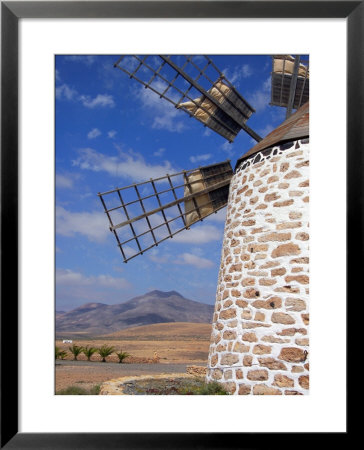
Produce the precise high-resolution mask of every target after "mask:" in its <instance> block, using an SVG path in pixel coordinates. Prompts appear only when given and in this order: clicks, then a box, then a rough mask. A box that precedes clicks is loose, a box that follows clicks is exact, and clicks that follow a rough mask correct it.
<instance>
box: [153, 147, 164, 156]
mask: <svg viewBox="0 0 364 450" xmlns="http://www.w3.org/2000/svg"><path fill="white" fill-rule="evenodd" d="M165 151H166V149H165V148H159V149H158V150H157V151H156V152H154V153H153V156H162V155H163V153H164V152H165Z"/></svg>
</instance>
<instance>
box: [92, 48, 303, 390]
mask: <svg viewBox="0 0 364 450" xmlns="http://www.w3.org/2000/svg"><path fill="white" fill-rule="evenodd" d="M114 66H115V68H117V69H119V70H121V71H122V72H123V73H125V74H126V75H128V76H129V77H130V78H132V79H134V80H136V81H137V82H138V83H140V84H142V85H143V86H144V87H145V88H146V89H150V90H152V91H153V92H154V93H155V94H156V95H158V96H159V97H160V98H161V99H164V100H165V101H168V102H170V103H171V104H173V105H174V107H175V108H177V109H179V110H181V111H183V112H185V113H187V114H188V115H189V116H190V117H193V118H194V119H196V120H198V121H199V122H201V123H202V124H203V126H205V127H208V128H210V129H211V130H213V131H215V132H216V133H218V134H219V135H221V136H222V137H224V138H225V139H227V140H228V141H229V142H233V141H234V139H235V137H236V136H237V134H238V133H239V132H240V131H241V130H243V131H244V132H246V133H247V134H248V135H249V136H251V137H252V138H253V139H254V140H255V141H256V142H257V144H256V146H254V147H253V148H252V149H251V150H250V151H248V152H247V153H245V154H244V155H243V156H242V157H241V158H240V159H239V160H238V162H237V164H236V167H235V170H234V171H233V169H232V167H231V164H230V161H229V160H227V161H222V162H220V163H217V164H213V165H208V166H204V167H198V168H195V169H193V170H183V171H182V172H179V173H174V174H166V175H165V176H163V177H159V178H155V179H150V180H146V181H145V182H142V183H135V184H132V185H129V186H124V187H121V188H119V187H117V188H115V189H113V190H110V191H107V192H103V193H99V194H98V195H99V198H100V200H101V202H102V205H103V207H104V211H105V213H106V215H107V216H108V219H109V223H110V231H111V232H112V233H113V234H114V235H115V238H116V241H117V245H118V247H119V248H120V251H121V254H122V257H123V260H124V262H127V261H129V260H130V259H132V258H134V257H136V256H138V255H141V254H143V253H144V252H146V251H148V250H149V249H151V248H153V247H155V246H158V245H159V244H160V243H162V242H163V241H165V240H167V239H170V238H173V236H175V235H176V234H177V233H180V232H182V231H184V230H188V229H189V228H190V227H191V226H193V224H195V223H197V222H199V221H202V220H203V219H205V218H206V217H208V216H209V215H211V214H213V213H216V212H217V211H219V210H220V209H222V208H223V207H225V206H226V205H228V211H227V220H226V224H225V236H224V243H223V249H222V258H221V266H220V273H219V281H218V288H217V296H216V304H215V313H214V319H213V331H212V337H211V346H210V354H209V365H208V374H207V379H208V380H216V381H220V382H224V383H225V385H226V386H227V387H228V389H229V390H230V391H231V392H232V393H239V394H246V393H254V394H282V393H285V394H289V391H292V393H302V392H301V391H303V392H305V390H306V389H307V377H308V375H306V373H307V370H308V369H306V368H305V367H304V362H305V361H306V358H307V346H308V344H307V342H306V340H305V339H306V338H304V337H302V338H300V339H299V340H298V342H301V344H297V342H295V341H294V340H292V339H293V338H292V339H291V338H287V337H286V338H282V337H280V336H281V335H285V336H294V335H295V334H296V331H293V332H292V330H289V329H287V330H288V331H287V330H286V329H285V328H284V327H285V326H286V325H288V324H297V323H299V324H300V328H297V329H298V330H299V331H298V332H299V333H301V334H302V335H305V334H307V323H306V321H307V320H308V319H307V318H306V316H308V314H306V313H305V311H306V310H307V302H306V300H305V298H306V297H307V295H308V290H307V287H306V284H308V281H307V280H308V276H307V275H306V272H307V271H308V269H307V267H308V266H307V264H308V257H307V256H306V255H307V252H308V247H307V245H308V244H307V241H308V236H309V234H308V232H307V227H308V218H307V217H306V215H307V214H306V212H307V203H308V195H306V193H307V190H308V181H307V180H306V179H302V177H303V178H304V177H305V176H306V175H305V174H306V169H307V166H308V156H307V155H308V153H307V152H308V137H309V130H308V98H309V67H308V61H303V60H301V57H300V56H295V57H293V56H290V55H275V56H273V57H272V77H271V80H272V88H271V104H272V105H276V106H281V107H285V108H286V121H285V122H284V123H283V124H282V125H281V126H280V127H278V128H277V129H276V130H274V131H273V132H272V133H270V134H269V135H268V136H267V137H266V138H264V139H262V138H261V137H260V136H259V135H258V133H257V132H255V131H254V130H252V129H251V128H250V127H249V126H248V125H247V123H246V122H247V121H248V119H249V117H250V116H251V115H252V114H253V113H254V112H255V111H254V109H253V107H252V106H251V105H250V104H249V103H248V102H247V101H246V100H245V98H244V97H243V96H242V95H241V94H240V93H239V92H238V90H237V89H236V88H235V87H234V86H233V84H232V83H231V82H230V81H229V80H228V79H227V78H226V77H225V75H224V74H223V73H222V72H221V71H220V70H219V69H218V68H217V67H216V65H215V64H214V62H213V61H212V60H211V58H209V57H208V56H204V57H197V56H180V55H179V56H163V55H159V56H156V55H145V56H136V55H134V56H122V57H120V58H119V59H118V60H117V61H116V62H115V64H114ZM294 109H296V110H297V111H296V112H295V113H294V114H292V111H293V110H294ZM292 150H293V151H292ZM293 163H294V167H293ZM278 164H280V166H279V167H278ZM261 167H263V169H261ZM278 174H280V176H278ZM281 178H282V179H283V181H282V179H281ZM264 183H266V185H263V184H264ZM262 185H263V186H262ZM278 212H279V214H278ZM296 219H297V220H296ZM258 225H261V226H258ZM295 228H299V230H295V231H297V233H296V234H294V237H293V235H292V231H290V230H292V229H295ZM281 230H284V231H281ZM287 230H288V231H287ZM268 252H269V254H268ZM259 261H261V262H259ZM262 262H263V263H264V264H263V263H262ZM255 269H256V270H255ZM263 269H264V270H263ZM267 269H269V270H268V271H267ZM288 271H291V273H290V274H288V275H286V274H287V273H288ZM301 272H302V273H301ZM269 273H270V276H268V275H269ZM297 284H298V285H299V286H298V287H297ZM272 286H274V287H272ZM302 286H303V287H302ZM281 293H284V294H285V295H286V294H287V293H289V295H290V297H285V298H283V299H282V298H281V297H280V295H281ZM262 311H264V312H262ZM267 311H269V314H268V313H267ZM292 311H293V312H292ZM302 311H304V312H303V313H301V312H302ZM239 320H243V321H244V322H242V323H241V322H239ZM277 324H279V325H277ZM277 327H278V328H277ZM246 329H248V330H249V329H253V330H254V331H251V332H249V331H248V332H244V331H246ZM266 329H268V331H269V330H275V333H276V334H273V335H272V334H269V333H268V334H267V333H265V330H266ZM257 330H259V332H258V331H257ZM293 330H296V328H293ZM285 333H286V334H285ZM290 333H291V334H290ZM292 333H293V334H292ZM244 336H246V339H244ZM245 340H247V342H250V343H253V342H258V344H256V345H250V344H249V345H248V344H247V343H246V342H245ZM288 342H290V343H291V344H292V346H291V347H288V346H287V345H286V346H283V347H282V344H287V343H288ZM267 343H270V344H272V345H270V344H269V345H268V344H267ZM306 344H307V345H306ZM244 353H246V354H244ZM257 355H274V356H275V357H274V358H273V357H272V356H269V357H259V356H257ZM254 365H257V366H259V369H258V370H255V371H254V370H251V369H250V368H251V367H252V366H254ZM296 366H297V367H299V369H297V368H295V367H296ZM287 370H291V372H293V371H294V370H296V371H297V372H294V373H295V374H299V373H303V375H301V376H300V377H299V376H298V375H295V376H292V375H291V372H290V376H288V375H287V374H288V372H287ZM270 371H273V372H274V371H275V372H274V373H275V375H271V374H270ZM277 371H278V372H277ZM277 375H278V377H277ZM272 377H273V378H272ZM243 378H244V379H248V380H249V382H248V383H241V381H240V380H241V379H243ZM264 380H269V383H268V384H264V383H263V384H262V383H261V381H264ZM293 387H294V388H295V389H285V388H293Z"/></svg>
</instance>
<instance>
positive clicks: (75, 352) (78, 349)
mask: <svg viewBox="0 0 364 450" xmlns="http://www.w3.org/2000/svg"><path fill="white" fill-rule="evenodd" d="M68 349H69V351H70V352H71V353H72V355H73V359H74V360H75V361H77V356H78V355H79V354H80V353H81V352H82V349H83V347H80V346H78V345H75V344H73V345H72V347H68Z"/></svg>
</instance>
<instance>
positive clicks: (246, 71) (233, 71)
mask: <svg viewBox="0 0 364 450" xmlns="http://www.w3.org/2000/svg"><path fill="white" fill-rule="evenodd" d="M223 73H224V74H225V76H226V78H227V79H228V80H229V81H230V82H231V83H236V82H238V81H240V80H241V79H243V78H249V77H251V76H252V75H253V73H254V71H253V69H252V67H251V66H250V65H249V64H243V65H241V66H235V67H233V68H231V67H228V68H226V69H224V70H223Z"/></svg>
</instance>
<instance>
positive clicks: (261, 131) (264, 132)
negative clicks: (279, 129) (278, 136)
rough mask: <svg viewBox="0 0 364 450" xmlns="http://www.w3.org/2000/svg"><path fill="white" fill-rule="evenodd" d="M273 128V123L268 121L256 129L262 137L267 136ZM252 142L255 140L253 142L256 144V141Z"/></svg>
mask: <svg viewBox="0 0 364 450" xmlns="http://www.w3.org/2000/svg"><path fill="white" fill-rule="evenodd" d="M274 128H276V127H274V126H273V125H271V124H270V123H268V124H267V125H266V126H265V127H264V128H260V129H259V130H258V133H259V134H260V135H261V136H262V137H265V136H267V135H268V134H269V133H270V132H271V131H273V130H274ZM254 142H255V144H256V141H254Z"/></svg>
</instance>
